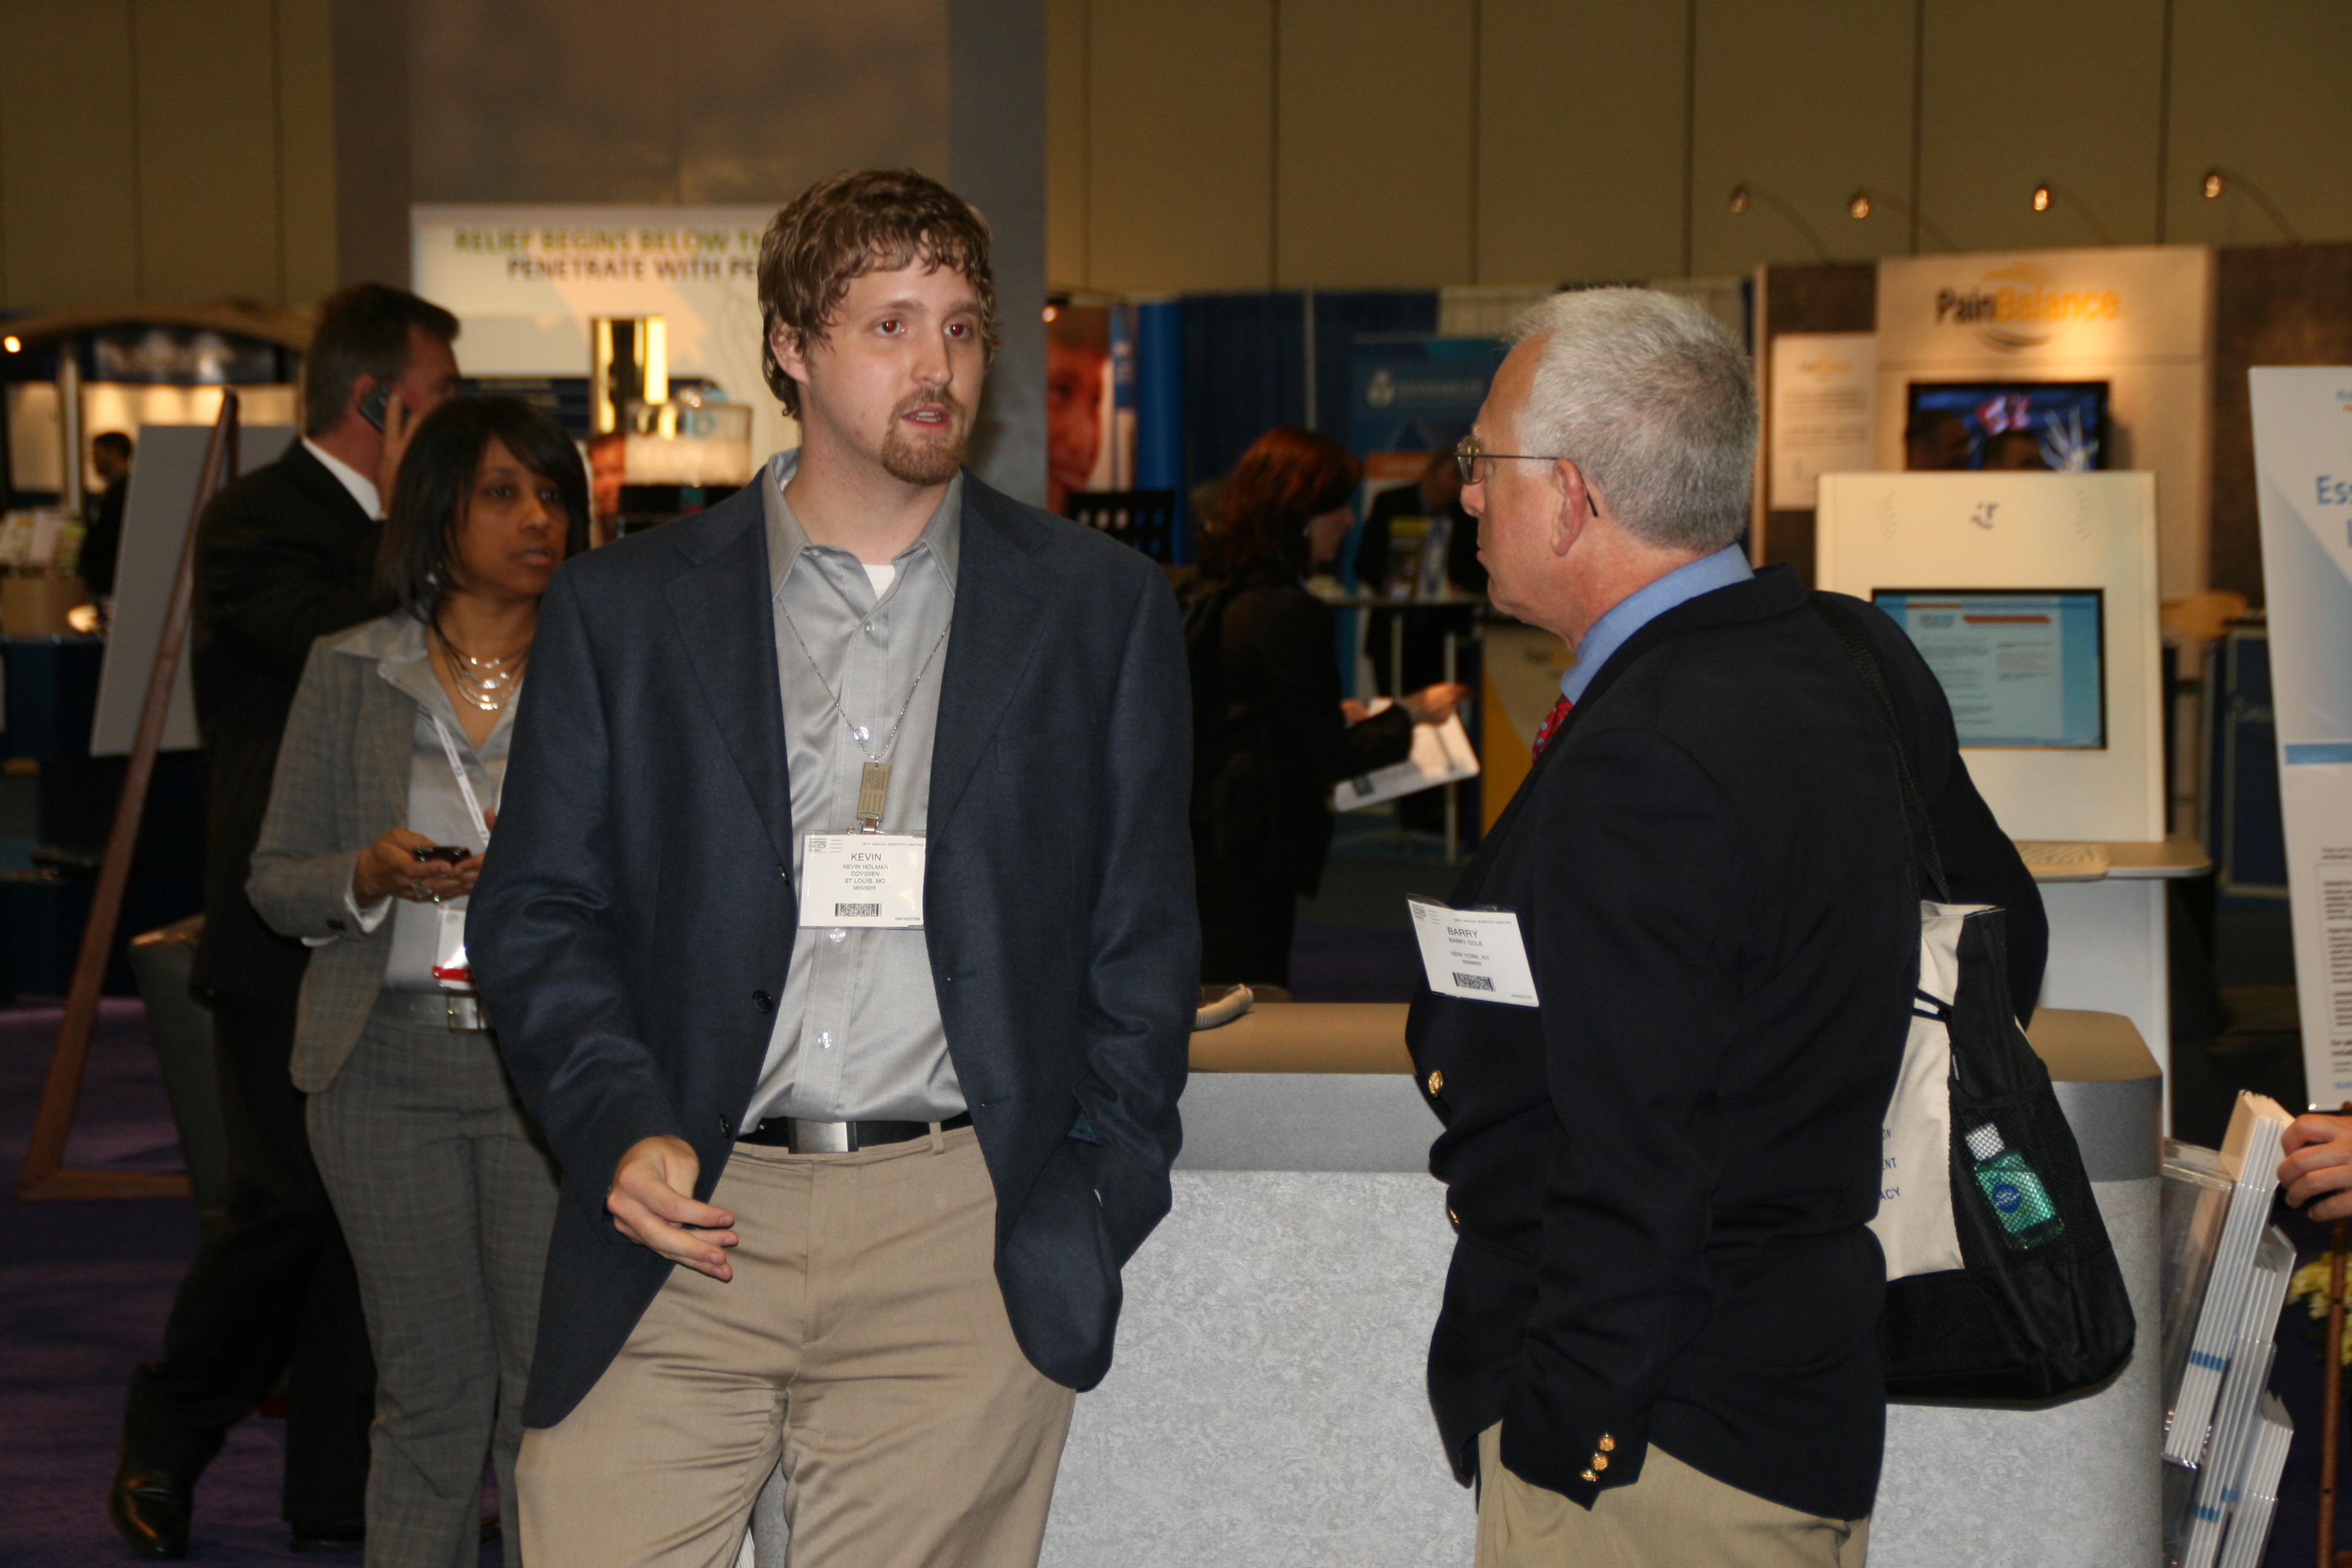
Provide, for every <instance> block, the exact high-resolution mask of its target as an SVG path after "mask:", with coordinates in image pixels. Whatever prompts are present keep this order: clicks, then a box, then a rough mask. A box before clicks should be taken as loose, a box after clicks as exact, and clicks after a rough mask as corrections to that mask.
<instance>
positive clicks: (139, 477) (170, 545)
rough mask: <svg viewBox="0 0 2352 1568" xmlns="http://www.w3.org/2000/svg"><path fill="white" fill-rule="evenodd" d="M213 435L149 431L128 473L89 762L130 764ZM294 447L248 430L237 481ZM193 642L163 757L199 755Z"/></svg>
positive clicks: (263, 429) (188, 429)
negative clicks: (126, 761) (119, 760)
mask: <svg viewBox="0 0 2352 1568" xmlns="http://www.w3.org/2000/svg"><path fill="white" fill-rule="evenodd" d="M212 434H213V433H212V427H211V426H208V425H142V426H140V427H139V446H138V454H139V456H138V460H137V461H136V462H134V463H132V464H131V493H130V494H129V495H127V496H125V497H124V498H123V503H122V548H121V555H120V556H119V557H118V561H119V564H118V565H117V566H116V568H115V572H114V618H113V620H112V621H111V622H110V623H109V625H108V626H107V633H106V657H105V658H104V660H103V661H102V662H101V663H100V667H99V674H98V711H97V713H96V715H95V716H94V717H93V718H92V719H91V721H90V726H89V754H90V755H91V756H93V757H121V756H127V755H129V754H130V751H131V742H132V740H133V739H135V738H136V737H137V735H138V732H139V710H140V709H141V708H142V707H144V706H145V705H146V702H147V680H148V677H149V676H150V675H151V674H152V671H153V670H154V668H155V645H156V643H157V642H159V641H160V640H162V637H163V612H164V610H165V609H166V608H167V607H168V606H169V605H170V601H171V597H172V581H173V578H174V577H175V576H177V575H178V574H179V569H180V550H181V547H182V546H183V545H184V544H185V543H186V542H187V537H188V514H189V512H190V511H191V510H193V509H194V504H195V499H196V482H197V481H198V480H199V479H202V478H203V476H204V467H205V444H206V443H207V442H209V441H210V440H211V439H212ZM293 444H294V432H293V430H292V429H291V428H289V427H288V426H283V425H254V426H246V428H245V429H243V430H242V431H240V432H239V433H238V437H237V471H238V472H239V473H251V472H252V471H253V470H254V469H256V468H261V467H262V466H264V465H265V464H268V463H274V462H276V461H277V460H278V458H280V457H282V456H283V455H284V454H285V451H286V448H287V447H290V446H292V445H293ZM194 646H195V638H194V634H193V631H192V632H191V635H190V637H189V640H188V646H187V647H186V648H185V649H184V650H183V651H182V654H181V658H180V674H179V679H177V680H176V681H175V682H173V687H172V707H171V711H170V716H169V717H168V718H166V719H165V721H164V723H163V750H165V751H167V752H192V751H194V750H195V749H196V747H197V746H198V745H199V744H201V743H202V742H201V741H200V739H199V738H198V736H197V733H196V703H195V698H194V689H193V688H192V687H191V686H190V685H189V683H188V658H187V655H188V654H189V653H191V652H193V651H194Z"/></svg>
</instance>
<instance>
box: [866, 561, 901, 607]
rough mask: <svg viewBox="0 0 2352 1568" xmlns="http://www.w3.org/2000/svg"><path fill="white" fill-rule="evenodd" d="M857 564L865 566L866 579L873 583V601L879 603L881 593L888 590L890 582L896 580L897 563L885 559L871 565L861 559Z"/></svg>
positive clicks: (881, 596)
mask: <svg viewBox="0 0 2352 1568" xmlns="http://www.w3.org/2000/svg"><path fill="white" fill-rule="evenodd" d="M858 564H859V565H860V566H864V567H866V581H867V582H869V583H871V584H874V602H875V603H877V604H880V603H881V602H882V598H883V595H886V594H887V593H889V592H890V584H893V583H896V582H897V581H898V563H897V562H895V561H886V562H884V563H882V564H881V565H879V566H873V565H868V564H867V563H865V562H863V561H861V562H859V563H858Z"/></svg>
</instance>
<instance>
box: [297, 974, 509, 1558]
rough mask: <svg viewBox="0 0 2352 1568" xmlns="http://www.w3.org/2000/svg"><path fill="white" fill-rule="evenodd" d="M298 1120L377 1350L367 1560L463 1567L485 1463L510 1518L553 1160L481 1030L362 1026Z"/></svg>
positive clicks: (474, 1536)
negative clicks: (491, 1464)
mask: <svg viewBox="0 0 2352 1568" xmlns="http://www.w3.org/2000/svg"><path fill="white" fill-rule="evenodd" d="M309 1117H310V1147H311V1149H312V1151H313V1152H315V1154H316V1156H317V1158H318V1162H319V1171H320V1174H321V1175H322V1176H324V1177H325V1178H326V1183H327V1191H328V1193H329V1194H331V1196H332V1197H333V1199H334V1204H335V1213H336V1215H337V1216H338V1217H340V1218H341V1221H342V1224H343V1234H344V1236H345V1237H348V1238H349V1239H350V1242H351V1248H352V1261H353V1262H354V1263H356V1264H357V1265H358V1267H359V1277H360V1300H361V1302H362V1306H363V1307H364V1308H365V1309H366V1311H367V1324H368V1339H369V1341H370V1342H372V1343H373V1346H374V1347H375V1357H376V1368H377V1371H376V1405H375V1424H374V1426H373V1427H372V1428H371V1429H370V1431H369V1443H368V1448H369V1469H368V1485H367V1560H368V1564H369V1568H474V1565H475V1564H476V1563H478V1561H479V1560H480V1550H481V1549H480V1520H481V1500H482V1461H483V1459H484V1458H486V1457H488V1458H492V1459H493V1460H494V1461H495V1463H496V1465H497V1468H498V1479H499V1498H500V1499H501V1503H502V1510H503V1511H504V1512H505V1514H506V1516H507V1519H508V1520H509V1521H512V1519H513V1517H514V1505H513V1500H514V1497H515V1489H514V1463H515V1453H516V1450H517V1449H518V1448H519V1447H520V1446H521V1443H522V1396H523V1386H524V1384H525V1382H526V1380H527V1379H528V1378H529V1376H530V1349H531V1338H532V1333H533V1331H534V1329H535V1328H536V1326H537V1323H538V1320H539V1288H540V1277H541V1273H542V1272H543V1271H544V1270H545V1268H546V1264H547V1238H548V1233H549V1231H550V1230H551V1228H552V1227H553V1226H554V1223H555V1205H556V1173H555V1165H554V1163H553V1161H552V1160H551V1158H550V1157H549V1155H548V1153H547V1151H546V1146H545V1144H544V1142H542V1141H541V1138H540V1136H539V1131H538V1129H537V1128H536V1127H534V1126H533V1125H532V1124H531V1123H530V1120H529V1119H528V1118H527V1117H525V1115H524V1114H523V1111H522V1108H521V1107H520V1105H519V1104H517V1103H516V1101H515V1098H514V1089H513V1087H512V1086H511V1085H510V1084H509V1083H508V1081H507V1076H506V1069H505V1068H504V1066H503V1065H502V1064H501V1063H500V1061H499V1054H498V1047H497V1045H496V1042H495V1041H494V1040H493V1039H492V1037H490V1036H488V1035H486V1034H470V1033H457V1032H454V1031H452V1030H449V1029H446V1028H419V1027H417V1026H413V1025H409V1024H404V1023H387V1022H386V1021H385V1020H384V1019H383V1017H381V1016H378V1017H376V1018H373V1019H371V1020H370V1021H369V1023H368V1027H367V1032H366V1033H365V1034H364V1035H362V1037H360V1043H359V1044H358V1046H357V1047H354V1048H353V1049H352V1055H351V1058H350V1060H348V1061H346V1062H345V1063H344V1064H343V1068H342V1070H341V1072H340V1073H338V1074H337V1075H336V1077H335V1081H334V1082H333V1084H331V1086H330V1087H329V1088H328V1089H326V1090H325V1091H324V1092H323V1093H320V1094H314V1095H312V1096H311V1097H310V1106H309ZM506 1541H507V1545H506V1552H507V1562H508V1563H509V1568H518V1565H519V1563H520V1538H519V1536H518V1534H517V1532H516V1531H514V1530H513V1529H512V1528H511V1524H510V1522H509V1530H508V1531H507V1536H506Z"/></svg>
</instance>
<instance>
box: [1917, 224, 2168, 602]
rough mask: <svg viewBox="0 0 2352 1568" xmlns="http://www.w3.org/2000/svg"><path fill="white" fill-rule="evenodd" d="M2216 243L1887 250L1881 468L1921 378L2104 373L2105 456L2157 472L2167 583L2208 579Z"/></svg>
mask: <svg viewBox="0 0 2352 1568" xmlns="http://www.w3.org/2000/svg"><path fill="white" fill-rule="evenodd" d="M2212 293H2213V253H2212V252H2211V251H2210V249H2208V248H2206V247H2203V246H2194V245H2143V246H2113V247H2100V248H2097V249H2084V250H2028V251H2015V252H2006V253H2001V252H1977V253H1973V254H1962V255H1929V256H1904V257H1889V258H1885V259H1884V260H1882V261H1881V262H1880V263H1879V264H1878V373H1877V374H1878V397H1877V408H1876V411H1875V414H1874V419H1875V421H1876V425H1877V437H1876V442H1875V446H1876V451H1877V462H1876V464H1875V465H1874V466H1875V467H1877V468H1887V469H1894V468H1902V467H1903V458H1904V450H1903V426H1904V420H1905V417H1906V412H1907V408H1908V391H1909V386H1910V384H1911V383H1912V382H1915V381H1922V382H1977V381H1986V382H2001V381H2104V382H2105V383H2106V384H2107V389H2108V399H2109V402H2108V417H2109V425H2110V442H2111V444H2110V447H2109V450H2108V458H2107V461H2106V464H2105V467H2106V468H2110V469H2116V470H2125V469H2140V470H2145V471H2147V472H2149V473H2153V474H2155V475H2156V476H2157V479H2158V484H2157V506H2158V513H2157V537H2158V557H2159V578H2160V582H2161V585H2162V592H2163V593H2164V594H2165V595H2181V594H2188V593H2192V592H2194V591H2196V590H2197V589H2200V588H2202V587H2203V586H2204V585H2205V583H2206V574H2207V567H2208V555H2209V551H2208V547H2207V541H2208V537H2209V528H2208V518H2209V513H2210V488H2211V478H2210V453H2211V447H2212V443H2211V438H2210V432H2211V426H2212V412H2211V410H2212V366H2211V359H2212V340H2213V325H2212V322H2213V301H2212Z"/></svg>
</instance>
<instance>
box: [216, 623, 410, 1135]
mask: <svg viewBox="0 0 2352 1568" xmlns="http://www.w3.org/2000/svg"><path fill="white" fill-rule="evenodd" d="M399 613H400V612H394V615H395V616H396V615H398V614H399ZM393 618H394V616H383V617H382V619H381V620H379V621H373V622H370V623H368V624H367V626H362V627H360V628H358V631H357V632H356V633H355V632H338V633H335V634H333V635H332V636H329V637H320V639H319V640H318V641H317V642H316V643H314V644H312V645H311V647H310V662H309V664H307V665H306V666H304V667H303V670H302V684H301V686H300V688H299V689H298V690H297V691H296V692H295V694H294V707H293V710H292V711H291V712H289V714H288V716H287V720H286V738H285V740H284V742H282V743H281V744H280V745H279V747H278V772H277V774H276V776H275V777H274V778H273V779H272V781H271V783H270V786H269V812H268V816H266V817H264V818H263V819H262V824H261V838H260V842H259V843H257V845H256V846H255V847H254V851H253V870H252V877H251V879H250V880H248V881H247V883H246V889H245V890H246V896H247V897H248V898H250V899H251V900H253V907H254V908H255V909H257V910H260V911H261V918H262V919H263V920H264V921H268V923H269V926H270V928H271V929H272V930H274V931H278V932H279V933H280V934H281V935H285V936H292V937H299V938H301V939H302V941H303V942H305V943H307V944H309V945H310V950H311V951H310V967H309V969H308V970H307V971H305V973H304V974H303V977H302V996H301V1003H300V1006H299V1012H298V1013H297V1015H296V1020H295V1026H294V1064H293V1065H294V1087H295V1088H297V1089H300V1090H302V1092H303V1093H305V1094H318V1093H320V1092H322V1091H323V1090H324V1089H326V1088H327V1087H328V1086H329V1085H330V1084H331V1083H333V1082H334V1081H335V1074H336V1073H338V1072H340V1071H341V1069H342V1066H343V1062H344V1059H345V1058H348V1057H349V1056H350V1055H351V1054H352V1047H353V1046H356V1045H357V1044H359V1038H360V1032H361V1031H362V1029H364V1028H365V1027H366V1026H367V1021H368V1015H369V1013H370V1012H371V1011H373V1008H374V1006H375V999H376V994H377V993H378V992H379V991H381V990H382V989H383V972H384V965H385V964H386V963H388V962H389V961H390V959H391V957H392V921H389V920H386V921H383V922H381V923H380V924H378V925H377V927H376V928H375V930H374V931H361V930H360V929H358V927H357V926H356V925H355V924H354V923H353V921H352V918H351V911H350V910H348V909H346V908H345V907H344V903H343V894H344V891H345V890H346V889H349V888H350V887H351V885H352V867H353V866H355V865H356V864H357V863H358V861H359V858H360V851H361V850H362V849H364V848H365V847H367V846H369V845H370V844H373V843H374V842H375V840H376V839H377V838H379V837H382V836H383V834H384V833H385V832H386V831H387V830H389V829H391V828H394V827H399V826H404V825H405V823H406V822H407V820H408V771H409V758H410V754H411V748H412V745H413V743H414V742H413V737H414V735H415V723H416V703H415V699H413V698H411V697H410V696H409V695H408V694H407V693H406V692H404V691H401V690H399V689H396V688H395V687H394V686H392V685H391V684H390V683H388V682H386V681H385V680H383V679H381V678H379V677H378V676H377V674H376V659H375V656H374V655H373V653H363V652H360V651H358V650H356V649H347V648H345V647H341V646H339V645H341V644H344V643H346V642H347V641H349V642H362V641H364V640H365V637H364V634H365V633H366V632H368V631H370V630H373V628H374V627H376V626H381V625H383V623H385V622H389V621H391V620H393Z"/></svg>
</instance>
